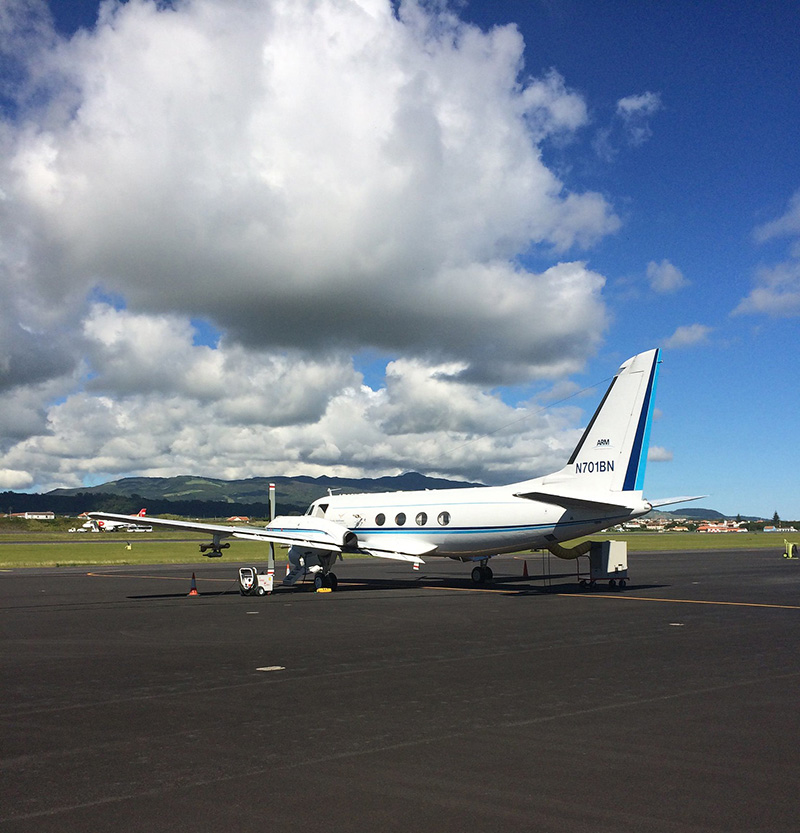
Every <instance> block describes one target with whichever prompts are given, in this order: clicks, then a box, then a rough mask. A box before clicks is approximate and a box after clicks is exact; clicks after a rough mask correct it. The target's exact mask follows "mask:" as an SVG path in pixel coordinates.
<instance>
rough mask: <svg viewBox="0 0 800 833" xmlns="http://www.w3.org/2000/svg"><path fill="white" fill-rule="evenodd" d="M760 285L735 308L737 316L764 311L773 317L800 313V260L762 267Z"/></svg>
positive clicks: (759, 270)
mask: <svg viewBox="0 0 800 833" xmlns="http://www.w3.org/2000/svg"><path fill="white" fill-rule="evenodd" d="M755 283H756V286H755V287H754V288H753V290H752V291H751V292H750V294H749V295H748V296H747V297H746V298H743V299H742V300H741V301H740V302H739V305H738V306H737V307H736V309H734V311H733V314H734V315H741V314H743V313H760V314H764V315H769V316H771V317H773V318H792V317H794V316H796V315H800V260H795V261H786V262H784V263H778V264H777V265H776V266H772V267H766V266H765V267H761V268H760V269H758V270H757V271H756V280H755Z"/></svg>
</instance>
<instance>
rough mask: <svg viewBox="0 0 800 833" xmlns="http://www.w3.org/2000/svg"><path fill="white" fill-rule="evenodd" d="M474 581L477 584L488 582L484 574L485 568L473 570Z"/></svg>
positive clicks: (474, 568)
mask: <svg viewBox="0 0 800 833" xmlns="http://www.w3.org/2000/svg"><path fill="white" fill-rule="evenodd" d="M472 580H473V581H474V582H475V584H483V583H484V581H486V574H485V573H484V572H483V567H473V568H472Z"/></svg>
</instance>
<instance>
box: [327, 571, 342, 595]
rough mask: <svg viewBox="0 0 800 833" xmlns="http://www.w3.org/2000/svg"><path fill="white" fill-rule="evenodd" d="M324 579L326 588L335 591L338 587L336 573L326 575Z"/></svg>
mask: <svg viewBox="0 0 800 833" xmlns="http://www.w3.org/2000/svg"><path fill="white" fill-rule="evenodd" d="M325 578H326V579H327V582H326V584H327V586H328V587H330V588H331V590H332V591H335V590H336V588H337V587H338V586H339V579H338V578H336V573H328V575H327V576H325Z"/></svg>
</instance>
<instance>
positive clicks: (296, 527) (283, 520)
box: [267, 515, 358, 552]
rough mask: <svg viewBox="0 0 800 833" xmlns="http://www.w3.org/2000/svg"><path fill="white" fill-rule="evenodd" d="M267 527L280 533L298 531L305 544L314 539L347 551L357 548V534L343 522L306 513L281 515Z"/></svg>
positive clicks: (311, 542)
mask: <svg viewBox="0 0 800 833" xmlns="http://www.w3.org/2000/svg"><path fill="white" fill-rule="evenodd" d="M267 529H269V530H271V531H273V532H276V533H278V534H280V533H281V532H292V533H299V534H300V535H302V536H303V537H305V538H306V540H307V542H308V543H307V546H312V547H313V546H314V541H315V540H316V541H319V543H320V544H336V545H338V546H339V547H341V548H342V549H343V550H345V551H347V552H355V551H356V550H357V549H358V536H357V535H356V534H355V532H353V530H352V529H348V528H347V527H346V526H344V524H337V523H335V522H334V521H329V520H326V519H325V518H312V517H309V516H308V515H281V516H280V517H278V518H275V520H273V521H270V522H269V523H268V524H267Z"/></svg>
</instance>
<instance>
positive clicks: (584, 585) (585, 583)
mask: <svg viewBox="0 0 800 833" xmlns="http://www.w3.org/2000/svg"><path fill="white" fill-rule="evenodd" d="M588 583H589V582H588V581H586V579H585V578H582V579H581V587H586V585H587V584H588Z"/></svg>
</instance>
